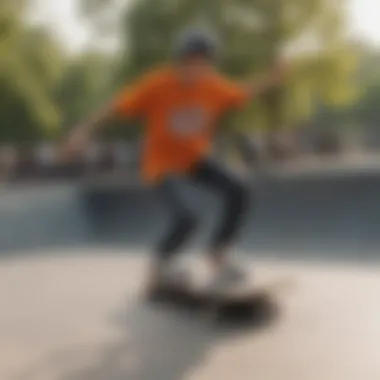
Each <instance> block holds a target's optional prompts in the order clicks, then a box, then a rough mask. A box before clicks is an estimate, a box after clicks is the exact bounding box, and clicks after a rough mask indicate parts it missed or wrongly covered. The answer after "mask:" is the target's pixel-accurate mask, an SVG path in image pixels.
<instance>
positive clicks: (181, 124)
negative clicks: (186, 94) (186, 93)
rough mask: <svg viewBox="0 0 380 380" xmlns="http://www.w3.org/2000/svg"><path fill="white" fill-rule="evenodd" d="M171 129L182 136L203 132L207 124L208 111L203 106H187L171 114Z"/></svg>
mask: <svg viewBox="0 0 380 380" xmlns="http://www.w3.org/2000/svg"><path fill="white" fill-rule="evenodd" d="M169 125H170V129H171V130H172V131H173V132H174V133H175V134H177V135H178V136H180V137H193V136H196V135H199V134H201V133H202V132H203V131H204V129H205V128H206V126H207V118H206V112H205V110H204V108H203V107H201V106H187V107H183V108H178V109H176V110H174V111H173V112H172V113H171V114H170V115H169Z"/></svg>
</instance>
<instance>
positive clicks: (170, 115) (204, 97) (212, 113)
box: [114, 68, 248, 181]
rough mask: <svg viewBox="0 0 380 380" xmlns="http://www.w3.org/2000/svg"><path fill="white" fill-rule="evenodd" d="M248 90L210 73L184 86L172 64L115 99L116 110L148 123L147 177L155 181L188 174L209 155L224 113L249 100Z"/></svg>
mask: <svg viewBox="0 0 380 380" xmlns="http://www.w3.org/2000/svg"><path fill="white" fill-rule="evenodd" d="M247 97H248V95H247V93H246V91H244V90H243V88H241V87H239V86H238V85H235V84H234V83H231V82H229V81H228V80H226V79H224V78H223V77H222V76H220V75H218V74H216V73H212V74H211V73H210V75H209V76H208V77H207V78H204V79H202V80H201V81H200V82H199V83H198V84H195V85H192V86H189V87H187V86H185V85H184V84H183V83H181V82H180V81H179V79H178V77H177V76H176V74H175V70H174V69H171V68H163V69H158V70H156V71H154V72H153V73H150V74H148V75H147V76H146V77H144V78H143V79H142V80H141V81H140V82H139V83H137V84H135V85H134V86H132V88H131V89H126V90H124V91H122V93H121V94H120V95H119V96H118V97H117V98H116V101H115V103H114V109H115V112H117V113H119V114H121V115H125V116H129V117H131V116H132V117H143V118H144V119H145V121H146V123H147V131H146V136H145V145H144V150H143V157H142V175H143V177H144V179H145V180H148V181H155V180H159V179H160V178H162V177H163V176H165V175H166V174H169V173H184V172H186V171H188V170H189V169H191V167H192V166H193V165H194V164H195V163H197V162H198V161H199V160H201V159H202V158H203V157H205V156H207V154H209V152H210V148H211V145H212V136H213V132H214V130H215V127H216V124H217V122H218V119H219V118H220V116H221V115H222V114H223V113H224V112H225V111H227V110H228V109H231V108H234V107H239V106H241V105H243V104H244V103H245V101H246V100H247Z"/></svg>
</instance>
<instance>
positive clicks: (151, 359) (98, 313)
mask: <svg viewBox="0 0 380 380" xmlns="http://www.w3.org/2000/svg"><path fill="white" fill-rule="evenodd" d="M15 257H16V256H15ZM143 264H144V261H143V259H142V258H141V256H140V258H138V255H137V256H133V255H130V256H129V257H125V255H122V254H120V252H117V251H116V250H113V251H109V250H105V249H104V250H102V249H98V250H97V251H92V252H91V253H89V252H77V253H76V254H73V252H68V251H62V252H55V254H54V255H46V256H40V257H36V256H34V257H33V256H25V257H18V258H14V259H9V260H2V261H0V379H2V380H121V379H123V380H182V379H188V380H214V379H215V380H231V379H233V380H247V379H258V380H358V379H363V380H378V379H380V361H379V353H380V318H379V315H380V308H379V293H380V276H379V270H378V269H377V268H376V267H374V266H372V267H371V268H366V267H365V266H363V267H361V268H359V267H356V268H354V267H350V266H348V265H347V266H343V264H340V265H339V266H338V267H333V266H332V265H331V264H330V265H329V266H323V265H316V264H310V263H309V264H307V265H306V264H301V263H300V262H298V263H291V262H287V263H281V262H279V261H273V262H259V263H258V265H257V267H256V269H255V270H256V273H257V276H258V281H261V280H267V279H269V278H272V277H273V278H278V276H283V275H291V276H292V278H294V279H295V280H296V282H295V286H294V287H292V288H289V289H287V290H286V291H284V292H282V293H279V294H278V302H279V304H280V305H281V306H283V309H284V311H283V314H282V317H281V318H280V319H279V320H278V321H276V322H275V323H274V324H273V325H272V326H270V327H267V328H265V329H262V330H258V329H254V328H251V329H250V328H246V329H244V330H240V331H234V330H228V331H227V330H221V329H218V328H216V326H215V325H212V324H209V323H207V321H205V320H202V319H200V318H191V317H189V316H186V315H183V314H176V313H174V312H169V311H168V310H163V309H154V308H153V307H148V306H147V305H144V304H142V303H141V301H139V298H138V292H139V289H140V285H141V279H142V277H143Z"/></svg>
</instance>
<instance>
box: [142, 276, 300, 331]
mask: <svg viewBox="0 0 380 380" xmlns="http://www.w3.org/2000/svg"><path fill="white" fill-rule="evenodd" d="M292 284H293V281H292V279H290V278H278V279H275V280H272V281H267V282H264V283H261V284H257V285H256V286H255V285H251V284H246V285H245V286H244V287H243V288H242V287H239V288H235V289H230V290H229V291H226V292H223V293H218V294H215V293H210V292H208V291H207V289H205V288H204V287H200V286H198V287H196V286H194V285H191V284H177V285H176V286H174V285H173V284H172V285H166V286H162V287H161V288H158V289H155V291H154V292H151V293H149V294H148V295H147V296H148V300H149V301H150V302H152V303H155V304H160V305H163V306H166V307H169V308H174V309H179V310H184V311H188V312H192V313H195V314H198V315H201V316H204V317H206V318H208V319H211V320H213V321H216V322H226V323H231V322H233V323H243V322H256V323H258V322H260V321H262V322H264V321H266V320H268V319H270V318H271V317H273V316H275V315H277V314H278V312H279V305H278V302H277V299H276V298H277V297H276V295H279V294H280V293H281V291H282V290H285V289H288V288H289V286H290V285H292Z"/></svg>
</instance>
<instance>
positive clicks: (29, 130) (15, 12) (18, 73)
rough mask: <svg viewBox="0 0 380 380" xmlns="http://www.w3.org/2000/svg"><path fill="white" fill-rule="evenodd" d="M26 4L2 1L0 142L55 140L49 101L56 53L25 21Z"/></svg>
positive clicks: (55, 115)
mask: <svg viewBox="0 0 380 380" xmlns="http://www.w3.org/2000/svg"><path fill="white" fill-rule="evenodd" d="M25 11H26V2H20V1H15V2H4V3H2V4H1V12H0V33H1V35H0V41H1V42H0V120H1V129H0V139H1V140H2V141H25V140H35V139H39V138H47V137H52V136H54V135H55V133H56V132H57V130H58V128H59V124H60V112H59V109H58V107H57V105H56V103H55V101H54V96H53V93H54V86H55V84H56V82H57V81H58V80H59V75H60V69H61V51H60V48H59V46H57V44H56V42H55V41H54V40H53V39H52V38H51V37H50V35H49V34H48V33H47V31H46V30H43V29H41V28H36V27H33V26H30V25H28V24H27V23H26V22H25Z"/></svg>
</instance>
